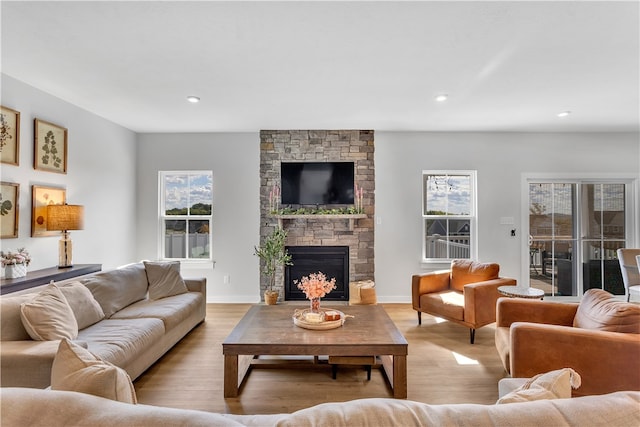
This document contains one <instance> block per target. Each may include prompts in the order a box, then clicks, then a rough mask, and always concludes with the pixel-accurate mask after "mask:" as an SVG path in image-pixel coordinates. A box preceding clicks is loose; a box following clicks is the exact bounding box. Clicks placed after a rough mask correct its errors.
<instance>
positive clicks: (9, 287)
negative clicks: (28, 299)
mask: <svg viewBox="0 0 640 427" xmlns="http://www.w3.org/2000/svg"><path fill="white" fill-rule="evenodd" d="M100 270H102V264H76V265H74V266H73V267H69V268H58V267H50V268H43V269H42V270H35V271H30V272H28V273H27V275H26V276H25V277H18V278H17V279H2V282H0V295H4V294H8V293H11V292H17V291H21V290H23V289H29V288H34V287H36V286H40V285H46V284H47V283H49V282H51V281H52V280H53V281H56V282H58V281H60V280H65V279H70V278H72V277H78V276H84V275H85V274H90V273H95V272H96V271H100Z"/></svg>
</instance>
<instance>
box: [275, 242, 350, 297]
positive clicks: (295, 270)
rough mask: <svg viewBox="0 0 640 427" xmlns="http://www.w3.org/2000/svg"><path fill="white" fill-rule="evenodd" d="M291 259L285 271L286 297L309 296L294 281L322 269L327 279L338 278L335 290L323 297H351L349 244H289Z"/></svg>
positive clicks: (288, 249)
mask: <svg viewBox="0 0 640 427" xmlns="http://www.w3.org/2000/svg"><path fill="white" fill-rule="evenodd" d="M287 251H288V252H289V254H290V255H291V262H292V263H293V265H289V266H287V267H286V268H285V270H284V299H285V300H289V301H292V300H304V299H306V296H305V295H304V292H302V291H301V290H300V289H298V287H297V286H296V285H295V284H294V283H293V281H294V280H298V281H299V280H300V279H301V278H302V277H303V276H308V275H309V274H311V273H318V272H322V273H324V275H325V276H327V279H332V278H334V277H335V279H336V289H334V290H333V291H331V292H330V293H329V294H327V295H326V296H325V297H323V298H322V299H323V300H329V301H348V300H349V247H348V246H288V247H287Z"/></svg>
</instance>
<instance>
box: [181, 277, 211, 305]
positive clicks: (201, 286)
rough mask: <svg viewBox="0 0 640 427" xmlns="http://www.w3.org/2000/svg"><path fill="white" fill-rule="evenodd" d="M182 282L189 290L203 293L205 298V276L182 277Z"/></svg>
mask: <svg viewBox="0 0 640 427" xmlns="http://www.w3.org/2000/svg"><path fill="white" fill-rule="evenodd" d="M184 283H185V284H186V285H187V289H188V290H189V292H200V293H202V294H204V296H205V300H206V297H207V279H206V278H205V277H198V278H194V279H184Z"/></svg>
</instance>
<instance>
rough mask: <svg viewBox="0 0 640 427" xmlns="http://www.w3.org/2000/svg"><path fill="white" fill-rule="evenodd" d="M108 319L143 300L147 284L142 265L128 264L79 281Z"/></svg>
mask: <svg viewBox="0 0 640 427" xmlns="http://www.w3.org/2000/svg"><path fill="white" fill-rule="evenodd" d="M80 282H81V283H82V284H83V285H85V286H86V287H87V288H88V289H89V290H90V291H91V293H92V294H93V297H94V298H95V299H96V301H98V304H100V307H102V311H104V316H105V317H106V318H107V319H108V318H110V317H111V316H113V314H114V313H116V312H117V311H120V310H122V309H123V308H125V307H127V306H128V305H131V304H133V303H134V302H137V301H140V300H143V299H145V297H146V296H147V288H148V287H149V282H148V280H147V273H146V272H145V269H144V265H142V263H136V264H129V265H125V266H123V267H119V268H117V269H115V270H109V271H103V272H101V273H96V274H92V275H90V276H88V277H86V278H82V279H80Z"/></svg>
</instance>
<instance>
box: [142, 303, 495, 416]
mask: <svg viewBox="0 0 640 427" xmlns="http://www.w3.org/2000/svg"><path fill="white" fill-rule="evenodd" d="M331 306H332V305H331V303H329V302H328V303H327V304H326V307H323V308H328V307H331ZM334 306H335V307H336V308H338V309H340V310H342V311H344V312H345V313H347V314H348V307H347V306H337V305H334ZM249 307H250V305H249V304H207V319H206V321H205V322H204V323H203V324H201V325H200V326H198V327H196V328H195V329H194V330H193V331H191V333H190V334H189V335H187V336H186V337H185V338H184V339H183V340H182V341H181V342H179V343H178V344H177V345H176V346H175V347H174V348H173V349H171V350H170V351H169V352H168V353H167V354H166V355H165V356H164V357H163V358H162V359H160V360H159V361H158V362H157V363H156V364H155V365H154V366H152V367H151V368H149V370H148V371H147V372H145V373H144V374H142V375H141V376H140V377H139V378H138V379H137V380H136V381H135V382H134V385H135V388H136V393H137V395H138V401H139V403H144V404H149V405H156V406H166V407H174V408H184V409H199V410H204V411H210V412H221V413H234V414H269V413H281V412H293V411H296V410H298V409H302V408H306V407H309V406H313V405H316V404H319V403H324V402H341V401H346V400H351V399H358V398H368V397H392V392H391V390H390V388H389V387H388V385H387V383H386V381H385V378H384V377H383V375H384V374H383V373H382V371H381V370H379V369H373V372H372V374H371V381H367V376H366V372H365V370H364V368H359V367H355V366H344V367H343V366H341V367H340V368H339V369H338V377H337V379H336V380H333V379H332V378H331V367H330V366H329V365H327V364H323V363H318V364H315V365H313V364H311V362H310V366H306V367H295V368H293V367H288V368H286V369H282V368H278V369H276V368H269V369H262V368H261V369H254V370H253V371H252V372H251V373H250V374H249V376H248V378H247V379H246V381H245V383H244V385H243V387H242V388H241V389H240V396H239V397H237V398H227V399H225V398H224V397H223V357H222V341H223V340H224V339H225V338H226V337H227V335H228V334H229V332H231V330H232V329H233V327H234V326H235V325H236V323H237V322H238V321H239V320H240V319H241V318H242V316H243V315H244V314H245V313H246V311H247V310H248V309H249ZM383 307H384V308H385V310H386V311H387V313H388V314H389V316H390V317H391V319H392V320H393V321H394V322H395V324H396V325H397V327H398V329H399V330H400V331H401V332H402V333H403V335H404V336H405V338H406V339H407V341H408V342H409V356H408V357H407V364H408V399H410V400H416V401H419V402H425V403H432V404H438V403H482V404H492V403H495V401H496V400H497V398H498V385H497V384H498V381H499V380H500V379H501V378H503V377H504V376H506V374H505V372H504V370H503V368H502V364H501V362H500V359H499V358H498V354H497V351H496V349H495V345H494V332H495V327H494V325H493V324H492V325H489V326H485V327H483V328H480V329H478V330H477V331H476V339H475V344H473V345H471V344H469V330H468V329H467V328H465V327H463V326H459V325H456V324H453V323H450V322H446V321H440V319H436V318H435V317H432V316H429V315H426V314H423V315H422V325H421V326H418V322H417V314H416V312H415V311H414V310H413V309H412V308H411V305H410V304H383ZM292 312H293V307H292ZM347 321H348V320H347Z"/></svg>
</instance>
